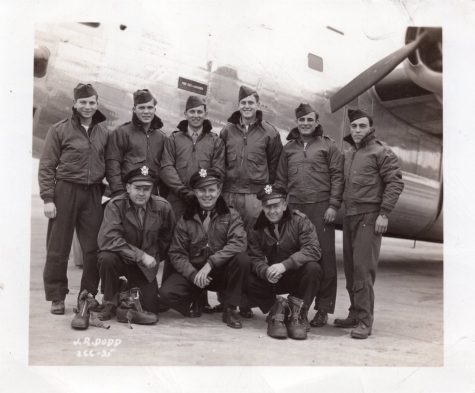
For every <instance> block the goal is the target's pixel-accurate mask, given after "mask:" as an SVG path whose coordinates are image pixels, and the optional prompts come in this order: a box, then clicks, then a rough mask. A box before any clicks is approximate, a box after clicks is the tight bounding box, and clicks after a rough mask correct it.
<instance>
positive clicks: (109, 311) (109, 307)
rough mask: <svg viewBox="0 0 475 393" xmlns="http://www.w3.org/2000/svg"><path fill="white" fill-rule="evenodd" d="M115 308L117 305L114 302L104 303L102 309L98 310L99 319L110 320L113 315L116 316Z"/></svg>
mask: <svg viewBox="0 0 475 393" xmlns="http://www.w3.org/2000/svg"><path fill="white" fill-rule="evenodd" d="M115 309H116V307H115V305H114V303H110V302H106V303H104V306H103V307H102V310H101V311H99V312H97V319H99V320H100V321H108V320H109V319H112V317H113V316H115Z"/></svg>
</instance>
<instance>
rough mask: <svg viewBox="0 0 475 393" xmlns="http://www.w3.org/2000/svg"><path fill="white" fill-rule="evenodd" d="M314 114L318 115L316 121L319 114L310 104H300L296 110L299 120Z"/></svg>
mask: <svg viewBox="0 0 475 393" xmlns="http://www.w3.org/2000/svg"><path fill="white" fill-rule="evenodd" d="M312 112H314V113H315V115H317V116H316V117H315V119H318V113H317V111H316V110H315V109H313V108H312V107H311V106H310V105H309V104H300V105H299V106H298V107H297V108H295V117H296V118H297V119H298V118H299V117H302V116H305V115H308V114H309V113H312Z"/></svg>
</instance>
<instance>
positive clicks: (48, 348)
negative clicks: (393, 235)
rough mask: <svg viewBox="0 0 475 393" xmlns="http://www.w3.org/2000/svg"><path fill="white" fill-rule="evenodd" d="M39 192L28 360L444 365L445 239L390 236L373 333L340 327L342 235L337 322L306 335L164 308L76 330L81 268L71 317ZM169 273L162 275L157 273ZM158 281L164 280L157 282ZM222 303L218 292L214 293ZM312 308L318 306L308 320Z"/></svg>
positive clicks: (74, 280)
mask: <svg viewBox="0 0 475 393" xmlns="http://www.w3.org/2000/svg"><path fill="white" fill-rule="evenodd" d="M42 209H43V205H42V201H41V200H40V198H39V197H38V196H33V197H32V217H31V262H30V267H31V271H30V280H31V281H30V329H29V363H30V365H130V366H431V367H434V366H443V263H442V257H443V246H442V245H441V244H433V243H424V242H417V243H416V247H415V248H413V245H414V242H413V241H408V240H399V239H383V245H382V249H381V258H380V265H379V268H378V272H377V276H376V283H375V298H376V302H375V322H374V326H373V333H372V335H371V336H370V337H369V338H368V339H367V340H354V339H351V338H350V337H349V332H350V329H339V328H335V327H333V319H334V318H335V317H344V316H346V315H347V312H348V311H347V309H348V306H349V302H348V295H347V292H346V289H345V277H344V273H343V269H342V236H341V232H339V231H338V232H337V236H336V244H337V263H338V294H337V302H336V310H335V314H334V315H330V320H329V324H328V325H327V326H324V327H322V328H312V329H311V331H310V333H309V335H308V339H307V340H305V341H295V340H291V339H287V340H275V339H272V338H270V337H268V336H267V335H266V322H265V315H263V314H262V313H261V312H260V310H258V309H254V314H255V316H254V318H253V319H250V320H247V319H243V328H242V329H239V330H235V329H231V328H229V327H227V326H226V325H225V324H224V323H222V322H221V315H220V314H211V315H206V314H204V315H203V316H202V317H200V318H196V319H191V318H185V317H183V316H181V315H180V314H178V313H177V312H174V311H168V312H165V313H161V314H160V320H159V323H158V324H157V325H153V326H139V325H133V329H130V328H129V327H128V325H127V324H123V323H119V322H117V321H115V320H113V321H109V322H110V325H111V327H110V329H107V330H106V329H102V328H97V327H89V329H87V330H85V331H77V330H73V329H71V327H70V323H71V319H72V318H73V311H72V309H73V307H74V306H75V304H76V298H77V295H78V290H79V282H80V278H81V272H82V270H81V269H80V268H77V267H76V266H74V264H73V263H70V265H69V268H68V278H69V289H70V293H69V294H68V296H67V297H66V314H65V315H59V316H58V315H52V314H50V311H49V310H50V302H46V301H45V298H44V290H43V279H42V273H43V265H44V260H45V254H46V252H45V242H46V240H45V239H46V227H47V219H46V218H45V217H44V216H43V211H42ZM159 274H161V272H160V273H159ZM159 282H160V281H159ZM209 300H210V303H211V304H212V305H214V304H216V303H217V302H216V294H215V293H214V292H209ZM313 315H314V311H313V310H311V311H310V313H309V318H312V317H313Z"/></svg>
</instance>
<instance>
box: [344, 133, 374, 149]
mask: <svg viewBox="0 0 475 393" xmlns="http://www.w3.org/2000/svg"><path fill="white" fill-rule="evenodd" d="M374 133H375V130H372V131H370V132H369V133H368V134H366V135H365V137H364V138H363V139H362V140H361V142H360V146H359V148H362V147H365V146H366V145H368V144H369V143H370V142H371V141H373V140H375V139H376V135H375V134H374ZM343 140H344V141H345V142H348V143H349V144H350V145H351V146H353V147H354V148H355V149H356V144H355V141H354V140H353V138H352V137H351V133H350V134H348V135H347V136H345V137H344V138H343Z"/></svg>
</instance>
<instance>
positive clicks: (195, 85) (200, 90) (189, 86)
mask: <svg viewBox="0 0 475 393" xmlns="http://www.w3.org/2000/svg"><path fill="white" fill-rule="evenodd" d="M178 88H179V89H183V90H186V91H191V92H192V93H197V94H201V95H204V96H205V95H206V92H207V91H208V86H207V85H205V84H204V83H200V82H196V81H192V80H191V79H186V78H182V77H181V76H180V77H179V78H178Z"/></svg>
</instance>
